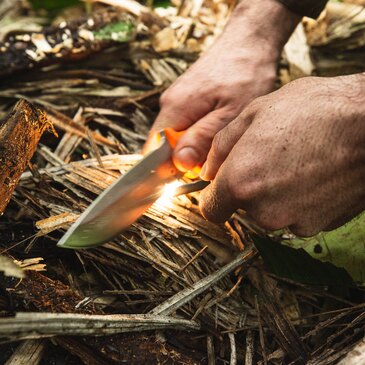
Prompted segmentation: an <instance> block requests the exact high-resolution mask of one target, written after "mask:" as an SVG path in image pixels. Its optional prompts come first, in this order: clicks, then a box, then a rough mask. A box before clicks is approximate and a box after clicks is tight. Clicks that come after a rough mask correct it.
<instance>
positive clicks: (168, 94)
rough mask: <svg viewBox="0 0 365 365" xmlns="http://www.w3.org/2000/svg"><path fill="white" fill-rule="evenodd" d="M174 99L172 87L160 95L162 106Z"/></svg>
mask: <svg viewBox="0 0 365 365" xmlns="http://www.w3.org/2000/svg"><path fill="white" fill-rule="evenodd" d="M173 100H174V95H173V92H172V91H171V89H167V90H166V91H165V92H164V93H163V94H162V95H161V97H160V106H161V107H163V106H165V105H168V104H171V103H172V102H173Z"/></svg>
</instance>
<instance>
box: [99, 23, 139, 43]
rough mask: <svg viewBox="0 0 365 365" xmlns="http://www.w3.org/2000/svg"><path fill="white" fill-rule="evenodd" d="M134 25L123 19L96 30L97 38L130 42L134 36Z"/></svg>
mask: <svg viewBox="0 0 365 365" xmlns="http://www.w3.org/2000/svg"><path fill="white" fill-rule="evenodd" d="M133 31H134V25H133V23H131V22H128V21H121V22H117V23H113V24H108V25H107V26H105V27H103V28H101V29H99V30H98V31H96V32H94V36H95V38H96V39H101V40H112V41H115V42H128V41H130V40H131V39H132V37H133Z"/></svg>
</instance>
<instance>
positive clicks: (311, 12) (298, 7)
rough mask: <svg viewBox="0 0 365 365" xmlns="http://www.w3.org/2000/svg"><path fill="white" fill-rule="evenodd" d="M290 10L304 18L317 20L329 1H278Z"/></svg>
mask: <svg viewBox="0 0 365 365" xmlns="http://www.w3.org/2000/svg"><path fill="white" fill-rule="evenodd" d="M278 1H280V2H281V3H282V4H284V5H285V6H286V7H287V8H288V9H290V10H291V11H293V12H294V13H297V14H299V15H303V16H309V17H311V18H317V17H318V15H319V14H320V13H321V11H322V10H323V9H324V7H325V6H326V4H327V1H328V0H278Z"/></svg>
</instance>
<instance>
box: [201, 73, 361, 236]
mask: <svg viewBox="0 0 365 365" xmlns="http://www.w3.org/2000/svg"><path fill="white" fill-rule="evenodd" d="M364 162H365V74H360V75H352V76H345V77H337V78H328V79H325V78H304V79H300V80H297V81H294V82H292V83H291V84H288V85H287V86H285V87H283V88H282V89H280V90H278V91H276V92H274V93H271V94H269V95H267V96H264V97H261V98H258V99H257V100H255V101H254V102H252V103H251V104H250V105H249V106H248V107H247V108H246V109H245V110H244V111H243V112H242V113H241V114H240V115H239V116H238V117H237V118H236V119H235V120H234V121H233V122H231V123H230V124H229V125H228V126H227V127H226V128H225V129H223V130H222V131H221V132H219V133H218V134H217V135H216V137H215V138H214V141H213V144H212V148H211V150H210V152H209V155H208V158H207V162H206V164H205V166H204V167H203V170H202V176H203V178H204V179H207V180H213V181H212V183H211V184H210V186H209V187H208V188H206V189H205V190H204V191H203V192H202V194H201V203H200V204H201V210H202V213H203V214H204V216H205V217H206V218H208V219H209V220H212V221H224V220H226V219H227V218H229V216H230V215H231V214H232V213H233V212H234V211H235V210H236V209H237V208H242V209H244V210H246V212H247V213H248V214H249V215H250V216H251V217H252V218H253V219H254V220H255V221H256V222H257V223H258V224H259V225H260V226H262V227H263V228H266V229H269V230H275V229H280V228H283V227H289V229H291V231H292V232H293V233H295V234H297V235H299V236H311V235H314V234H316V233H318V232H319V231H322V230H332V229H334V228H337V227H339V226H341V225H343V224H344V223H346V222H347V221H349V220H350V219H351V218H353V217H355V216H356V215H357V214H359V213H360V212H361V211H363V210H364V209H365V185H364V181H365V180H364V179H365V163H364Z"/></svg>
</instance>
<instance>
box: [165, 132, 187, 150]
mask: <svg viewBox="0 0 365 365" xmlns="http://www.w3.org/2000/svg"><path fill="white" fill-rule="evenodd" d="M163 131H164V133H165V136H166V139H167V140H168V141H169V143H170V145H171V147H172V148H175V147H176V145H177V142H179V140H180V138H181V137H182V136H183V135H184V134H185V131H180V132H177V131H175V129H172V128H164V130H163Z"/></svg>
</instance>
